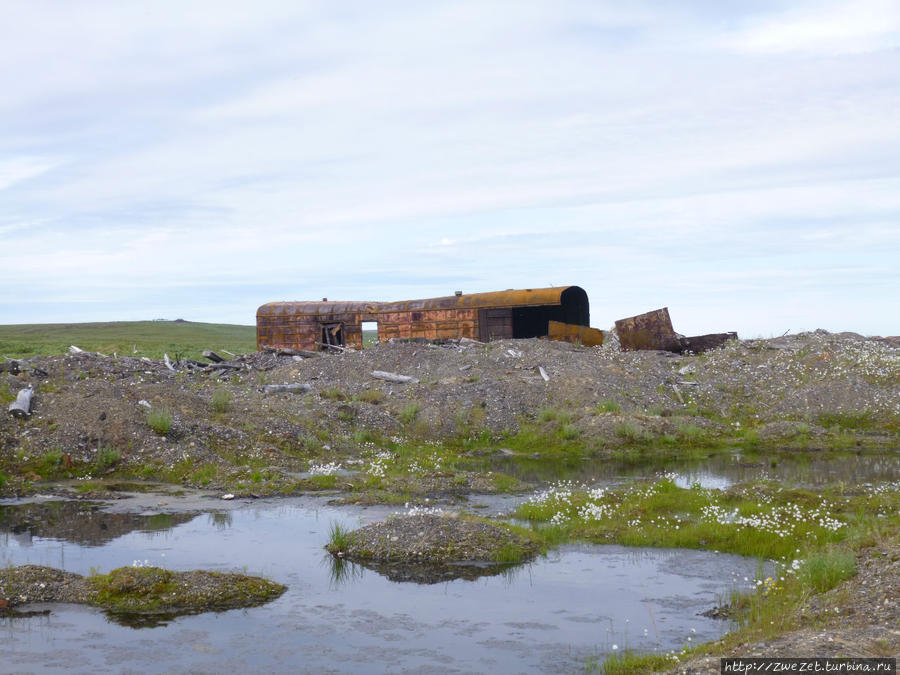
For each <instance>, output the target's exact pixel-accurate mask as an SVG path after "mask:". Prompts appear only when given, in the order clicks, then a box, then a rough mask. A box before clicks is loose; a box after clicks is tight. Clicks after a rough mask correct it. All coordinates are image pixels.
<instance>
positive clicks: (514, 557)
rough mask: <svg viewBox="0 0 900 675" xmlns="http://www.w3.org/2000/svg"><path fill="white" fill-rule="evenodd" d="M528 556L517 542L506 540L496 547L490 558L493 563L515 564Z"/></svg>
mask: <svg viewBox="0 0 900 675" xmlns="http://www.w3.org/2000/svg"><path fill="white" fill-rule="evenodd" d="M526 557H528V552H527V551H525V549H524V548H522V547H521V546H519V545H518V544H514V543H512V542H507V543H505V544H503V546H501V547H500V548H498V549H497V550H496V551H494V553H493V554H492V555H491V559H492V560H493V561H494V562H495V563H503V564H515V563H520V562H522V561H523V560H525V558H526Z"/></svg>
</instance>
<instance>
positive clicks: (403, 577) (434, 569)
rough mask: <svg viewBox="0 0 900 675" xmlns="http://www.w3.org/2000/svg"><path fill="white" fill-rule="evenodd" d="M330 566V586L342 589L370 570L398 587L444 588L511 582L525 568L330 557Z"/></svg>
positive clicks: (464, 563)
mask: <svg viewBox="0 0 900 675" xmlns="http://www.w3.org/2000/svg"><path fill="white" fill-rule="evenodd" d="M327 557H328V559H329V560H328V562H329V564H330V565H331V584H332V585H334V586H340V585H342V584H345V583H349V582H354V581H356V580H357V579H362V578H363V575H364V572H363V570H364V569H370V570H372V571H373V572H377V573H378V574H380V575H381V576H383V577H385V578H386V579H389V580H390V581H394V582H397V583H404V582H413V583H417V584H423V585H428V584H441V583H446V582H448V581H456V580H457V579H463V580H465V581H474V580H475V579H480V578H481V577H493V576H497V575H502V576H503V577H504V578H505V579H506V580H507V581H512V580H513V579H514V578H515V577H516V575H517V574H519V572H520V571H521V569H522V568H523V567H526V566H527V565H523V564H510V563H476V562H458V563H444V564H442V563H415V562H381V561H377V560H366V561H360V562H352V561H350V560H347V559H345V558H337V557H335V556H333V555H331V554H327Z"/></svg>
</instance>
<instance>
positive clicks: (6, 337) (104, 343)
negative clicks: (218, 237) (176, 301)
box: [0, 321, 256, 360]
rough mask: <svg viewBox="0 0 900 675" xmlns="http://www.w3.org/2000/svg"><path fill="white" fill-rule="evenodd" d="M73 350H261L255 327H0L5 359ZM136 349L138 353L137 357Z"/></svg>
mask: <svg viewBox="0 0 900 675" xmlns="http://www.w3.org/2000/svg"><path fill="white" fill-rule="evenodd" d="M69 345H77V346H78V347H81V348H82V349H85V350H87V351H92V352H101V353H103V354H108V355H110V356H111V355H113V354H119V355H120V356H147V357H149V358H154V359H159V358H162V355H163V354H164V353H167V354H168V355H169V357H170V358H175V357H176V356H178V357H185V358H192V359H198V360H199V359H202V358H203V354H202V352H203V350H204V349H212V350H214V351H218V350H228V351H231V352H234V353H236V354H243V353H249V352H255V351H256V328H255V326H236V325H232V324H217V323H196V322H193V321H184V322H182V321H113V322H106V323H45V324H17V325H6V326H0V354H5V355H7V356H10V357H12V358H23V357H29V356H39V355H51V356H52V355H56V354H65V353H66V352H67V351H68V349H69ZM135 347H136V348H137V353H136V354H135V353H134V349H135Z"/></svg>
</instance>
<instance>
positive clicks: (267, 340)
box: [256, 286, 602, 349]
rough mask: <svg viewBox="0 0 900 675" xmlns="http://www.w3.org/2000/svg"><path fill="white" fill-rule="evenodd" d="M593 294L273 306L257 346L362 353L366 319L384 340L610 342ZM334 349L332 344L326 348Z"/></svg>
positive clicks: (259, 315) (263, 315)
mask: <svg viewBox="0 0 900 675" xmlns="http://www.w3.org/2000/svg"><path fill="white" fill-rule="evenodd" d="M589 319H590V310H589V306H588V297H587V293H585V291H584V290H583V289H582V288H580V287H578V286H556V287H552V288H528V289H525V290H507V291H495V292H492V293H470V294H463V293H457V294H456V295H450V296H446V297H442V298H427V299H424V300H403V301H400V302H329V301H328V300H322V301H321V302H270V303H267V304H265V305H262V306H261V307H260V308H259V309H258V310H257V312H256V344H257V348H258V349H262V348H263V347H283V348H290V349H316V348H318V347H322V346H323V345H336V346H343V347H353V348H356V349H361V348H362V331H363V328H362V324H363V322H375V323H376V324H377V326H378V340H379V342H383V341H386V340H389V339H391V338H425V339H432V340H437V339H453V338H463V337H466V338H472V339H475V340H481V341H483V342H487V341H489V340H492V339H501V338H530V337H544V336H550V337H555V338H557V339H567V340H570V341H574V340H579V341H581V342H582V343H584V344H599V343H600V342H602V334H601V333H600V331H597V330H594V329H590V328H588V326H589V325H590V320H589ZM326 348H327V347H326Z"/></svg>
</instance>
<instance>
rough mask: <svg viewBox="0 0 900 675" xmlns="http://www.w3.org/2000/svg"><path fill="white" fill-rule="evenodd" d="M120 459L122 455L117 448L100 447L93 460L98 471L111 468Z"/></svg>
mask: <svg viewBox="0 0 900 675" xmlns="http://www.w3.org/2000/svg"><path fill="white" fill-rule="evenodd" d="M120 459H122V453H121V452H119V450H118V449H117V448H111V447H108V446H104V445H101V446H100V447H99V448H97V456H96V457H95V458H94V466H95V467H96V468H97V470H98V471H105V470H106V469H109V468H112V467H113V466H115V465H116V464H118V463H119V460H120Z"/></svg>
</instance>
